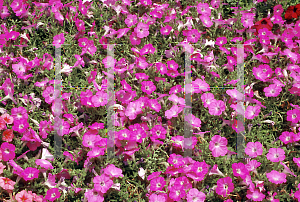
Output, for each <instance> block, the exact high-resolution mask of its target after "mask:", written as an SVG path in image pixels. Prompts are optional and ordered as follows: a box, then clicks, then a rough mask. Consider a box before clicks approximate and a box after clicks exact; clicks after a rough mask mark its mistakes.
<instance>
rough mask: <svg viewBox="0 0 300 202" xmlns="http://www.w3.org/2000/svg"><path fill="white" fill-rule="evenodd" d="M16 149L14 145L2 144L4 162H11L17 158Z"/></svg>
mask: <svg viewBox="0 0 300 202" xmlns="http://www.w3.org/2000/svg"><path fill="white" fill-rule="evenodd" d="M15 150H16V147H15V145H13V144H9V143H7V142H3V143H2V144H1V152H2V160H3V161H9V160H12V159H14V158H15V156H16V154H15Z"/></svg>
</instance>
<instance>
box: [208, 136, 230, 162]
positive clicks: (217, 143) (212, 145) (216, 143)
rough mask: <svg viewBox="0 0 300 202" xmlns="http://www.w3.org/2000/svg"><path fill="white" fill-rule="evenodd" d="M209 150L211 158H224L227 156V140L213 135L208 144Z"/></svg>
mask: <svg viewBox="0 0 300 202" xmlns="http://www.w3.org/2000/svg"><path fill="white" fill-rule="evenodd" d="M209 149H210V151H212V155H213V157H219V156H225V155H226V154H227V151H228V149H227V139H226V138H225V137H221V136H220V135H215V136H213V137H212V138H211V141H210V142H209Z"/></svg>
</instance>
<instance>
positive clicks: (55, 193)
mask: <svg viewBox="0 0 300 202" xmlns="http://www.w3.org/2000/svg"><path fill="white" fill-rule="evenodd" d="M60 195H61V193H60V192H59V189H58V188H52V189H49V190H48V191H47V194H46V196H45V199H47V200H49V201H54V200H55V199H58V198H59V197H60Z"/></svg>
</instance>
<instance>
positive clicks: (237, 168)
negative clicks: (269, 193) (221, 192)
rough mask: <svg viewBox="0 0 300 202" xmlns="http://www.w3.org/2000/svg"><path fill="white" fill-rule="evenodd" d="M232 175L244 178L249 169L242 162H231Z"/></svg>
mask: <svg viewBox="0 0 300 202" xmlns="http://www.w3.org/2000/svg"><path fill="white" fill-rule="evenodd" d="M232 169H233V175H234V176H236V177H241V178H242V179H245V178H246V176H247V175H249V171H248V169H247V168H246V166H245V165H244V164H243V163H233V164H232Z"/></svg>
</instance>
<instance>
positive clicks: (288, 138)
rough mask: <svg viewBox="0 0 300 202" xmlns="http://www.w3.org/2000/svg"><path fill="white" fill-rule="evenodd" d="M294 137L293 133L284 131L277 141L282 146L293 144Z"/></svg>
mask: <svg viewBox="0 0 300 202" xmlns="http://www.w3.org/2000/svg"><path fill="white" fill-rule="evenodd" d="M294 135H295V134H294V133H293V132H288V131H284V132H282V134H281V135H280V136H279V140H281V141H282V142H283V143H284V144H289V143H293V142H294Z"/></svg>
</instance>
